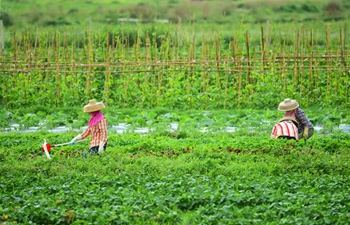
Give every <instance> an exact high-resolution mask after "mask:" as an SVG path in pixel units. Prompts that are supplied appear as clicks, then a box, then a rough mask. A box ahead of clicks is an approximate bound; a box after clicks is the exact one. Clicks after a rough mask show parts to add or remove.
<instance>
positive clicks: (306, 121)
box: [295, 108, 309, 127]
mask: <svg viewBox="0 0 350 225" xmlns="http://www.w3.org/2000/svg"><path fill="white" fill-rule="evenodd" d="M295 117H296V119H297V120H298V122H299V123H300V124H299V126H300V125H301V127H306V126H308V125H309V119H308V118H307V117H306V115H305V113H304V111H303V110H302V109H300V108H298V109H297V111H296V114H295Z"/></svg>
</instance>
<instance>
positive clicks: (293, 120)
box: [277, 116, 299, 127]
mask: <svg viewBox="0 0 350 225" xmlns="http://www.w3.org/2000/svg"><path fill="white" fill-rule="evenodd" d="M282 121H292V122H293V123H294V125H295V126H297V127H298V126H299V123H298V121H296V119H294V118H293V117H290V116H285V117H283V118H281V119H280V120H278V122H277V123H279V122H282Z"/></svg>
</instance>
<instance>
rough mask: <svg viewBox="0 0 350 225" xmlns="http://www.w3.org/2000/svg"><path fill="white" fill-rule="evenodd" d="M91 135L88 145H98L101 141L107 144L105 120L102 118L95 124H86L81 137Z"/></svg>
mask: <svg viewBox="0 0 350 225" xmlns="http://www.w3.org/2000/svg"><path fill="white" fill-rule="evenodd" d="M89 135H91V140H90V147H89V148H92V147H95V146H99V145H100V142H101V141H103V143H105V145H106V144H107V120H106V118H103V119H102V120H101V121H100V122H98V124H96V125H95V126H92V127H90V126H88V127H87V128H86V129H85V131H84V132H83V133H82V134H81V136H82V138H83V139H84V138H86V137H87V136H89Z"/></svg>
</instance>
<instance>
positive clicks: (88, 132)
mask: <svg viewBox="0 0 350 225" xmlns="http://www.w3.org/2000/svg"><path fill="white" fill-rule="evenodd" d="M90 133H91V130H90V127H87V128H86V129H85V130H84V132H83V133H81V137H82V139H84V138H86V137H87V136H89V135H90Z"/></svg>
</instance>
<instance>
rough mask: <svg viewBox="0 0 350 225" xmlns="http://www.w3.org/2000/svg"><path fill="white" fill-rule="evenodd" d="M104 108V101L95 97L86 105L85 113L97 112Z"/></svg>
mask: <svg viewBox="0 0 350 225" xmlns="http://www.w3.org/2000/svg"><path fill="white" fill-rule="evenodd" d="M104 108H105V105H104V104H103V103H102V102H96V100H95V99H91V100H90V101H89V104H88V105H86V106H84V113H90V112H96V111H99V110H101V109H104Z"/></svg>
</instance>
